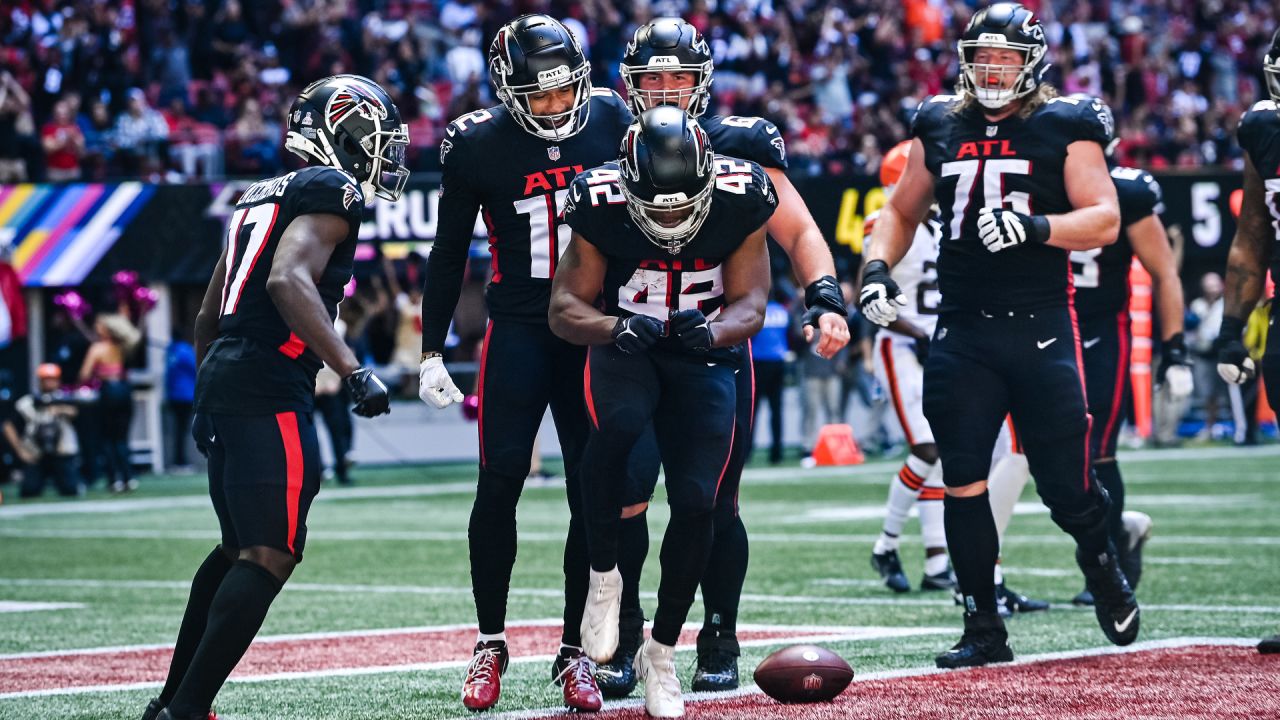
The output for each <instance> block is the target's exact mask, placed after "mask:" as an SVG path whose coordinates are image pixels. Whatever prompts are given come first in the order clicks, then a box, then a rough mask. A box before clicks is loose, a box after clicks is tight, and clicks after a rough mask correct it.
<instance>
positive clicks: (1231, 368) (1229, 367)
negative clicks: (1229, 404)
mask: <svg viewBox="0 0 1280 720" xmlns="http://www.w3.org/2000/svg"><path fill="white" fill-rule="evenodd" d="M1213 347H1214V349H1215V350H1217V351H1218V375H1220V376H1221V377H1222V379H1223V380H1225V381H1227V382H1229V383H1231V384H1233V385H1243V384H1244V383H1245V382H1246V381H1248V380H1251V379H1253V377H1254V376H1255V375H1257V368H1256V367H1255V366H1254V363H1253V358H1251V357H1249V351H1248V350H1247V349H1246V348H1245V346H1244V320H1241V319H1240V318H1238V317H1232V316H1230V315H1224V316H1223V318H1222V329H1221V330H1219V331H1218V339H1217V340H1214V341H1213Z"/></svg>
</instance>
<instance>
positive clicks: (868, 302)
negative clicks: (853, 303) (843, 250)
mask: <svg viewBox="0 0 1280 720" xmlns="http://www.w3.org/2000/svg"><path fill="white" fill-rule="evenodd" d="M906 306H907V298H906V296H905V295H903V294H902V291H901V290H900V289H898V283H896V282H894V281H893V278H892V277H890V275H889V266H888V265H887V264H885V262H884V261H883V260H872V261H871V262H869V263H867V266H866V268H864V269H863V272H862V293H861V294H860V295H859V296H858V308H859V309H860V310H861V311H862V315H863V316H864V317H866V318H867V319H868V320H870V321H871V322H873V323H875V324H877V325H880V326H881V327H888V326H889V324H890V323H892V322H893V321H894V320H897V319H898V309H899V308H903V307H906Z"/></svg>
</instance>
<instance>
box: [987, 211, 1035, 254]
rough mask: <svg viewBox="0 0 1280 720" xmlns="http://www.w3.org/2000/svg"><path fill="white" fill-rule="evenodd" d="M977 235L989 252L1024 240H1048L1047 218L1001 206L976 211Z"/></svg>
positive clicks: (1003, 248)
mask: <svg viewBox="0 0 1280 720" xmlns="http://www.w3.org/2000/svg"><path fill="white" fill-rule="evenodd" d="M978 237H980V238H982V244H983V245H985V246H987V250H989V251H990V252H993V253H995V252H1000V251H1001V250H1007V249H1009V248H1011V247H1017V246H1019V245H1021V244H1023V243H1026V242H1038V243H1046V242H1049V219H1048V218H1046V217H1044V216H1043V215H1024V214H1022V213H1020V212H1014V211H1012V210H1005V209H1003V208H986V207H984V208H982V209H981V210H979V211H978Z"/></svg>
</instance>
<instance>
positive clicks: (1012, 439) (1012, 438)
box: [1004, 415, 1025, 455]
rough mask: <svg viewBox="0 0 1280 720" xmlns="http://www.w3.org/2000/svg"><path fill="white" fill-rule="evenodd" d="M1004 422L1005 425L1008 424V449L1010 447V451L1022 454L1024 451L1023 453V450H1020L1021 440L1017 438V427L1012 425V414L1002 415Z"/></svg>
mask: <svg viewBox="0 0 1280 720" xmlns="http://www.w3.org/2000/svg"><path fill="white" fill-rule="evenodd" d="M1004 423H1005V425H1008V426H1009V449H1010V451H1011V452H1014V453H1017V454H1018V455H1024V454H1025V453H1023V451H1022V441H1021V440H1020V439H1018V428H1016V427H1014V425H1013V416H1012V415H1005V416H1004Z"/></svg>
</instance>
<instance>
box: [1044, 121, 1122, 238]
mask: <svg viewBox="0 0 1280 720" xmlns="http://www.w3.org/2000/svg"><path fill="white" fill-rule="evenodd" d="M1062 176H1063V182H1064V183H1065V184H1066V187H1067V199H1068V200H1070V201H1071V207H1073V208H1075V209H1074V210H1072V211H1071V212H1069V213H1064V214H1062V215H1050V216H1049V240H1048V244H1049V245H1052V246H1054V247H1058V248H1062V249H1064V250H1092V249H1093V248H1099V247H1103V246H1105V245H1110V244H1111V243H1113V242H1115V241H1116V238H1117V237H1118V236H1119V234H1120V201H1119V199H1118V198H1117V197H1116V186H1115V183H1113V182H1112V180H1111V173H1110V172H1109V171H1108V170H1107V160H1106V158H1105V157H1104V156H1103V154H1102V146H1101V145H1099V144H1098V143H1096V142H1093V141H1092V140H1077V141H1076V142H1073V143H1071V144H1070V145H1068V146H1067V161H1066V163H1065V165H1064V166H1063V169H1062Z"/></svg>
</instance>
